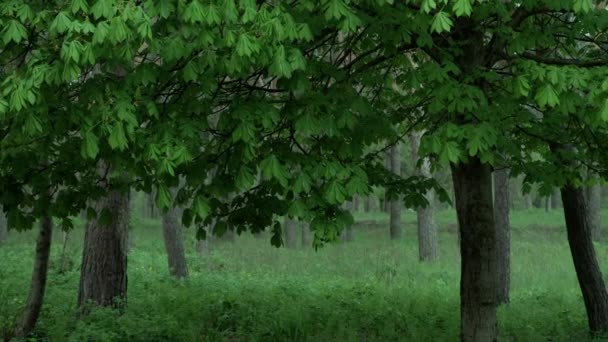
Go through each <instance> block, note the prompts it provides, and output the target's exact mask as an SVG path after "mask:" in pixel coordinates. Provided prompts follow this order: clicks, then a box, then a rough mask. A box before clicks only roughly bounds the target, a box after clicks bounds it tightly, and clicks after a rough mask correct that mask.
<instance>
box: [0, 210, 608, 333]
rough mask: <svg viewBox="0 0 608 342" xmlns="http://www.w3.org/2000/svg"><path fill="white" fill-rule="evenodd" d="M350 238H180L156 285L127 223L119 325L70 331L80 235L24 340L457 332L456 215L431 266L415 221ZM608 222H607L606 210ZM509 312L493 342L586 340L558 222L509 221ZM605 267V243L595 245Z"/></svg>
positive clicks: (13, 289) (4, 279)
mask: <svg viewBox="0 0 608 342" xmlns="http://www.w3.org/2000/svg"><path fill="white" fill-rule="evenodd" d="M357 216H358V220H362V221H369V220H374V221H377V222H378V223H377V224H375V225H364V226H360V227H357V228H355V234H354V235H355V240H354V241H353V242H351V243H336V244H332V245H328V246H326V247H325V248H323V249H321V250H319V251H316V252H315V251H314V250H313V249H312V248H310V247H308V246H300V248H298V249H296V250H286V249H276V248H273V247H271V246H270V244H269V242H268V239H256V238H253V237H252V236H250V235H243V236H240V237H239V238H237V240H236V242H235V243H226V242H224V243H218V244H216V245H215V246H213V247H212V249H211V250H210V251H209V252H208V253H205V254H203V255H199V254H197V253H196V252H195V249H194V245H195V241H194V233H193V232H190V231H187V232H186V236H187V237H188V238H187V241H186V245H187V246H186V247H187V257H188V262H189V267H190V273H191V278H190V279H189V280H187V281H184V282H177V281H174V280H172V279H171V278H170V277H169V276H168V272H167V265H166V258H165V253H164V247H163V243H162V240H161V239H162V235H161V231H160V226H159V222H156V221H153V220H142V219H135V220H133V222H132V226H133V228H132V241H131V244H132V245H131V250H130V255H129V293H128V307H127V310H126V312H125V313H124V314H122V315H118V314H117V313H115V312H113V311H111V310H95V311H93V313H92V314H91V315H90V316H88V317H86V318H84V319H82V320H78V319H77V317H76V313H75V312H76V311H75V307H76V296H77V288H78V276H79V268H78V265H79V263H80V251H81V241H82V229H81V228H80V229H76V230H75V231H74V232H72V233H71V234H72V236H71V239H70V243H69V245H68V253H69V257H70V259H71V260H72V267H71V269H69V270H68V272H66V273H64V274H59V273H58V263H59V257H60V247H61V246H60V236H59V234H56V240H55V245H54V246H53V251H52V256H51V258H52V265H51V270H50V272H51V274H50V277H49V283H48V291H47V296H46V302H45V306H44V309H43V312H42V317H41V319H40V323H39V325H38V327H37V329H36V336H35V337H34V338H33V340H37V341H38V340H40V341H43V340H48V341H66V340H67V341H169V340H170V341H451V340H457V339H458V330H459V299H458V292H459V271H460V268H459V252H458V246H457V241H456V235H455V231H454V230H453V226H454V225H455V214H454V212H453V211H443V212H440V213H438V215H437V222H438V225H439V227H440V230H441V233H440V245H441V256H440V261H439V262H436V263H432V264H421V263H419V262H418V254H417V253H418V252H417V242H416V236H415V213H413V212H409V211H405V212H404V213H403V222H404V227H403V228H404V230H405V234H404V238H403V240H402V241H399V242H393V241H390V240H389V233H388V227H387V225H386V220H387V218H386V216H385V215H383V214H378V213H375V214H360V215H357ZM604 217H608V211H605V212H604ZM512 223H513V230H514V233H513V242H512V255H513V270H512V272H513V274H512V295H511V303H510V304H508V305H506V306H504V307H502V308H501V309H500V312H499V315H500V331H501V340H505V341H509V340H513V341H543V340H552V341H584V340H588V339H589V338H588V336H587V332H586V328H587V325H586V319H585V313H584V307H583V302H582V298H581V295H580V290H579V288H578V284H577V281H576V276H575V273H574V267H573V265H572V261H571V258H570V254H569V250H568V245H567V241H566V236H565V230H564V228H563V218H562V214H561V212H560V211H559V210H554V211H550V212H544V211H543V210H531V211H518V212H515V213H514V214H513V217H512ZM34 239H35V232H27V233H16V232H11V237H10V240H9V243H8V244H7V245H4V246H2V247H0V330H1V329H6V328H7V327H8V326H10V324H12V320H13V318H14V316H15V315H16V313H17V312H18V310H19V309H20V308H21V307H22V305H23V302H24V300H25V298H26V294H27V289H28V286H29V279H30V272H31V267H32V262H33V260H32V257H33V244H34ZM596 248H597V251H598V254H599V258H600V263H601V265H603V266H605V265H607V264H608V251H607V250H606V247H605V245H604V244H598V245H597V246H596Z"/></svg>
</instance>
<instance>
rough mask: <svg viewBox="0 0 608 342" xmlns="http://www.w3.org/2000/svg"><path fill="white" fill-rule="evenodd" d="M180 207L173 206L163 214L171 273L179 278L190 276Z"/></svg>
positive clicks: (164, 233)
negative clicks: (179, 217) (179, 213)
mask: <svg viewBox="0 0 608 342" xmlns="http://www.w3.org/2000/svg"><path fill="white" fill-rule="evenodd" d="M178 211H179V210H178V209H177V208H171V209H170V210H168V211H167V212H166V213H165V214H163V238H164V240H165V248H166V249H167V262H168V265H169V274H170V275H172V276H173V277H175V278H177V279H183V278H187V277H188V264H187V263H186V253H185V252H184V240H183V237H182V227H181V226H180V224H179V220H178V217H177V216H178Z"/></svg>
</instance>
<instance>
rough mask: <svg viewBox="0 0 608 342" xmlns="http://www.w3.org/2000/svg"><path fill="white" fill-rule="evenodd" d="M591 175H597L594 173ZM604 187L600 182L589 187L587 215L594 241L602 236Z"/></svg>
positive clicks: (590, 175)
mask: <svg viewBox="0 0 608 342" xmlns="http://www.w3.org/2000/svg"><path fill="white" fill-rule="evenodd" d="M589 177H590V178H592V177H595V176H594V175H593V174H592V173H590V174H589ZM601 201H602V187H601V185H600V184H599V183H596V184H593V185H591V186H589V188H587V215H588V217H589V226H590V229H591V237H592V238H593V240H594V241H599V240H600V239H601V237H602V217H601Z"/></svg>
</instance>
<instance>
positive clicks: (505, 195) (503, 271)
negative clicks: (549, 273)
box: [494, 168, 511, 304]
mask: <svg viewBox="0 0 608 342" xmlns="http://www.w3.org/2000/svg"><path fill="white" fill-rule="evenodd" d="M509 202H510V200H509V169H507V168H502V169H498V170H495V171H494V221H495V222H496V243H497V247H496V252H497V253H498V288H497V296H498V302H499V303H501V304H502V303H508V302H509V292H510V287H511V223H510V220H509V208H510V205H509Z"/></svg>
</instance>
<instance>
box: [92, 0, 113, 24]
mask: <svg viewBox="0 0 608 342" xmlns="http://www.w3.org/2000/svg"><path fill="white" fill-rule="evenodd" d="M115 12H116V8H115V7H114V1H113V0H97V2H96V3H95V4H94V5H93V7H91V13H92V14H93V17H94V18H95V20H97V19H99V18H101V17H104V18H107V19H110V18H112V17H113V16H114V13H115Z"/></svg>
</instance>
